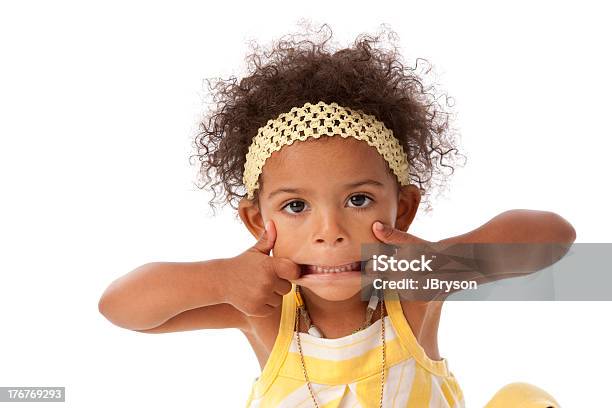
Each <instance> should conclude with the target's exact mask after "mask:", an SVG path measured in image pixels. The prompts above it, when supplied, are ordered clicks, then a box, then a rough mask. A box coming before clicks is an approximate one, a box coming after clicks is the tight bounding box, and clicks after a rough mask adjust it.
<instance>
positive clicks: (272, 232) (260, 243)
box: [253, 220, 276, 255]
mask: <svg viewBox="0 0 612 408" xmlns="http://www.w3.org/2000/svg"><path fill="white" fill-rule="evenodd" d="M275 241H276V228H275V226H274V222H272V220H268V221H267V222H266V223H265V225H264V231H263V233H262V234H261V235H260V236H259V239H258V240H257V242H256V243H255V245H253V248H254V249H256V250H257V251H259V252H261V253H262V254H266V255H270V251H271V250H272V248H274V243H275Z"/></svg>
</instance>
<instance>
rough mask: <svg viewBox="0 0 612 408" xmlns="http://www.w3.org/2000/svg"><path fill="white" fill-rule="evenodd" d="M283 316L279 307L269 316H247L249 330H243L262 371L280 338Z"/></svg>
mask: <svg viewBox="0 0 612 408" xmlns="http://www.w3.org/2000/svg"><path fill="white" fill-rule="evenodd" d="M281 314H282V308H281V307H277V308H275V309H274V312H273V313H271V314H269V315H268V316H264V317H257V316H247V317H246V319H247V323H248V324H247V328H246V329H241V331H242V333H243V334H244V335H245V337H246V338H247V340H248V341H249V344H250V345H251V348H252V349H253V351H254V352H255V355H256V356H257V360H258V361H259V365H260V366H261V369H262V370H263V367H264V366H265V365H266V362H267V361H268V357H270V354H271V353H272V349H273V347H274V343H275V341H276V337H277V336H278V331H279V328H280V321H281Z"/></svg>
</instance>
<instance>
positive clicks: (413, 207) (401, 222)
mask: <svg viewBox="0 0 612 408" xmlns="http://www.w3.org/2000/svg"><path fill="white" fill-rule="evenodd" d="M420 203H421V192H420V191H419V189H418V188H417V186H416V185H414V184H409V185H407V186H399V194H398V199H397V217H396V219H395V228H397V229H398V230H401V231H408V227H409V226H410V224H412V221H414V217H415V216H416V213H417V210H418V209H419V204H420Z"/></svg>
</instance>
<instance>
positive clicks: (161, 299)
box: [98, 259, 246, 333]
mask: <svg viewBox="0 0 612 408" xmlns="http://www.w3.org/2000/svg"><path fill="white" fill-rule="evenodd" d="M227 268H228V262H227V260H225V259H213V260H208V261H202V262H152V263H147V264H144V265H142V266H140V267H138V268H136V269H135V270H133V271H131V272H130V273H128V274H126V275H124V276H122V277H120V278H118V279H116V280H115V281H113V282H112V283H111V284H110V285H109V286H108V288H107V289H106V290H105V292H104V293H103V295H102V297H101V298H100V301H99V303H98V309H99V311H100V313H102V314H103V315H104V316H105V317H106V318H107V319H108V320H109V321H111V322H112V323H113V324H115V325H117V326H120V327H123V328H126V329H130V330H135V331H141V332H151V333H155V332H167V331H181V330H192V329H195V328H224V327H237V328H242V327H243V326H244V325H245V322H246V319H245V315H244V313H242V312H241V311H239V310H238V309H236V308H235V307H234V306H232V305H231V304H228V303H224V301H225V299H224V293H223V291H224V290H225V286H226V282H225V279H224V277H226V276H227V275H228V273H227ZM195 325H197V327H195Z"/></svg>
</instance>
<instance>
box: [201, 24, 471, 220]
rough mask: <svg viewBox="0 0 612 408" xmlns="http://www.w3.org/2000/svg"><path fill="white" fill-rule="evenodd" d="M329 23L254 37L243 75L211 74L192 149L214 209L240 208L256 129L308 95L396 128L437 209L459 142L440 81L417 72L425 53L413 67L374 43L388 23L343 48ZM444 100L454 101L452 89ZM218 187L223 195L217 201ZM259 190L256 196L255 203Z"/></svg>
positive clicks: (414, 172)
mask: <svg viewBox="0 0 612 408" xmlns="http://www.w3.org/2000/svg"><path fill="white" fill-rule="evenodd" d="M383 26H384V25H383ZM324 28H326V29H327V30H328V31H329V36H327V37H324V38H323V39H322V40H315V41H313V40H311V39H309V38H308V36H309V35H310V34H311V32H310V31H311V30H310V29H308V28H307V32H306V33H305V36H306V37H307V38H306V39H304V40H301V41H298V40H296V39H295V37H296V36H300V35H302V34H301V33H298V34H294V35H287V36H284V37H281V38H280V39H279V40H278V41H276V42H273V45H272V47H271V49H270V50H269V51H268V50H266V49H263V50H260V47H259V46H258V45H257V43H255V46H254V49H253V52H252V53H251V54H249V55H248V56H247V57H246V62H247V69H248V73H247V75H245V76H244V77H243V78H242V79H241V80H240V82H238V80H237V78H236V77H234V76H231V77H230V78H229V79H227V80H223V79H220V78H217V79H216V80H215V79H213V81H214V85H212V84H211V80H210V79H207V82H208V85H209V86H208V87H209V89H208V91H209V92H210V93H211V95H212V97H213V102H214V103H216V105H215V104H213V107H212V108H211V109H209V110H208V112H206V114H205V115H204V117H203V119H202V121H201V122H200V124H199V128H200V130H201V131H200V132H199V133H198V134H197V136H196V138H195V148H196V151H197V153H196V154H195V155H192V156H191V157H194V156H195V157H197V158H198V159H199V162H200V166H199V174H200V176H202V179H203V180H204V184H203V185H202V186H198V187H199V188H205V187H207V186H209V185H210V186H211V190H212V191H213V194H214V195H213V198H212V199H211V201H210V202H209V204H210V206H211V207H212V209H213V213H214V209H215V203H216V202H219V203H221V204H222V205H223V204H225V203H229V204H230V206H231V207H232V208H234V209H236V210H237V209H238V201H240V199H241V198H243V197H245V196H246V191H245V188H244V186H243V183H242V175H243V171H244V163H245V159H246V153H247V151H248V148H249V146H250V144H251V141H252V139H253V137H254V136H255V135H256V134H257V131H258V129H259V128H260V127H261V126H263V125H265V124H266V123H267V121H268V120H269V119H273V118H276V117H277V116H278V115H279V114H281V113H284V112H288V111H289V110H290V109H291V108H293V107H296V106H302V105H303V104H304V103H306V102H311V103H317V102H319V101H323V102H326V103H331V102H337V103H338V104H339V105H341V106H346V107H349V108H353V109H360V110H362V111H364V112H365V113H367V114H371V115H374V116H375V117H376V118H377V119H378V120H380V121H382V122H383V123H384V124H385V126H387V128H389V129H391V130H392V131H393V133H394V135H395V137H397V138H398V139H399V141H400V143H401V144H402V146H403V148H404V151H405V152H406V153H407V155H408V160H409V167H410V169H409V171H410V177H411V180H413V182H414V184H418V187H419V189H420V191H421V193H422V195H423V202H424V203H426V204H427V208H426V209H425V211H426V212H428V211H430V210H431V204H430V203H429V200H427V197H428V196H429V195H430V193H431V190H432V189H431V187H432V181H433V180H435V177H434V175H436V174H441V175H442V177H441V178H440V179H439V183H438V185H439V186H440V187H443V186H445V184H446V183H445V180H446V178H447V176H448V175H445V174H444V173H443V172H442V167H448V168H450V169H451V170H452V171H451V174H452V173H454V167H453V166H452V164H453V163H455V161H456V160H455V159H456V156H455V155H454V154H452V153H458V149H457V147H456V143H455V139H454V136H455V133H454V132H453V131H452V130H451V128H450V126H449V120H448V118H449V116H450V113H449V112H445V111H444V110H443V109H442V107H441V106H440V105H439V104H438V103H437V99H439V95H437V94H436V92H435V87H434V86H431V87H430V88H428V89H425V87H424V86H423V82H422V79H421V78H420V77H419V76H418V74H416V73H415V71H416V68H417V67H418V61H419V60H423V59H421V58H418V59H417V63H416V64H415V67H414V68H410V67H405V66H404V64H403V63H402V57H401V55H400V54H399V52H398V48H397V47H395V46H393V47H392V48H391V49H384V47H378V48H377V47H375V45H377V44H380V45H384V43H383V42H381V37H383V36H384V34H385V32H386V30H385V29H384V27H383V30H382V32H380V33H379V34H378V35H374V36H372V35H368V34H360V35H359V36H358V37H357V39H356V40H355V41H354V43H353V45H352V46H351V47H349V48H342V49H338V50H334V49H329V46H328V42H329V40H330V39H331V36H332V33H331V28H330V27H329V26H328V25H327V24H323V25H322V27H321V30H319V31H317V33H321V32H322V31H323V29H324ZM394 37H395V38H397V34H396V33H395V32H393V31H391V32H390V33H389V35H388V36H387V38H388V39H390V40H392V39H393V38H394ZM424 61H426V60H424ZM429 71H430V69H428V70H427V72H426V73H428V72H429ZM446 101H447V106H452V105H448V101H449V98H448V97H447V98H446ZM191 157H190V159H191ZM464 157H465V156H464ZM436 158H437V159H438V160H436ZM444 159H446V162H444ZM449 160H450V161H449ZM455 164H456V163H455ZM260 185H261V180H260ZM217 191H218V192H219V193H220V194H222V195H224V197H225V198H224V199H222V200H219V201H215V199H216V197H217ZM258 191H259V190H256V191H255V198H254V200H256V202H257V203H258V202H259V195H258V194H257V193H258ZM234 204H236V205H234Z"/></svg>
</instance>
